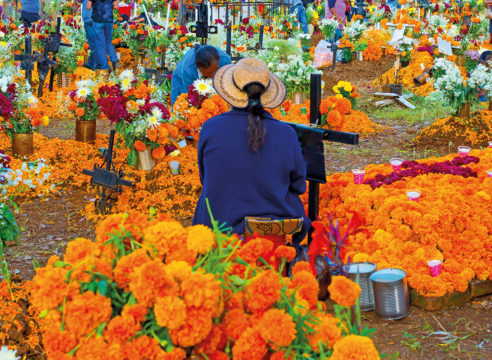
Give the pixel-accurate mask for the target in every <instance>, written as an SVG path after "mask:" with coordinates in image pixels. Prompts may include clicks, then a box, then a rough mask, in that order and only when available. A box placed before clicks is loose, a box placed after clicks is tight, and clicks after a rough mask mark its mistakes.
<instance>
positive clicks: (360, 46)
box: [354, 38, 369, 52]
mask: <svg viewBox="0 0 492 360" xmlns="http://www.w3.org/2000/svg"><path fill="white" fill-rule="evenodd" d="M368 47H369V43H368V41H367V39H364V38H361V39H360V40H359V41H357V42H356V43H355V45H354V51H355V52H362V51H365V50H366V49H367V48H368Z"/></svg>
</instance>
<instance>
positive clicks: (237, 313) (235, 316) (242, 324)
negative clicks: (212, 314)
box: [223, 309, 251, 341]
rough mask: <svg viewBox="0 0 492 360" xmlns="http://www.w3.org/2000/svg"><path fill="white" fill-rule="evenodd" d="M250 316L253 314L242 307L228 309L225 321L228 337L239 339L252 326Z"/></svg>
mask: <svg viewBox="0 0 492 360" xmlns="http://www.w3.org/2000/svg"><path fill="white" fill-rule="evenodd" d="M250 317H251V315H248V314H246V313H245V312H244V311H243V310H242V309H233V310H230V311H228V312H227V313H226V315H225V317H224V321H223V322H224V324H225V333H226V335H227V337H229V338H231V339H233V340H234V341H237V340H238V339H239V337H240V336H241V334H243V333H244V332H245V331H246V329H248V328H249V327H250V326H251V321H250Z"/></svg>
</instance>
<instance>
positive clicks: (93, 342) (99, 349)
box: [75, 336, 109, 360]
mask: <svg viewBox="0 0 492 360" xmlns="http://www.w3.org/2000/svg"><path fill="white" fill-rule="evenodd" d="M108 348H109V345H108V343H106V341H104V338H103V337H94V336H93V337H91V338H90V339H84V340H83V341H82V342H81V343H80V344H79V347H78V348H77V352H76V353H75V359H76V360H86V359H91V360H105V359H108Z"/></svg>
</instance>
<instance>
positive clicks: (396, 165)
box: [390, 158, 403, 171]
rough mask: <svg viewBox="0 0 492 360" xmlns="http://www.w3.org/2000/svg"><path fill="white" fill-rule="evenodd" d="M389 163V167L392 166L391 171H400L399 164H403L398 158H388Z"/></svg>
mask: <svg viewBox="0 0 492 360" xmlns="http://www.w3.org/2000/svg"><path fill="white" fill-rule="evenodd" d="M390 164H391V167H392V168H393V171H400V170H401V164H403V160H402V159H400V158H393V159H390Z"/></svg>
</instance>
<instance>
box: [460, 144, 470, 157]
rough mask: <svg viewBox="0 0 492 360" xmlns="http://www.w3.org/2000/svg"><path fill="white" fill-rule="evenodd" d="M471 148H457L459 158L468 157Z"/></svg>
mask: <svg viewBox="0 0 492 360" xmlns="http://www.w3.org/2000/svg"><path fill="white" fill-rule="evenodd" d="M470 150H471V148H470V147H468V146H458V152H459V154H460V156H468V153H469V152H470Z"/></svg>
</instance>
